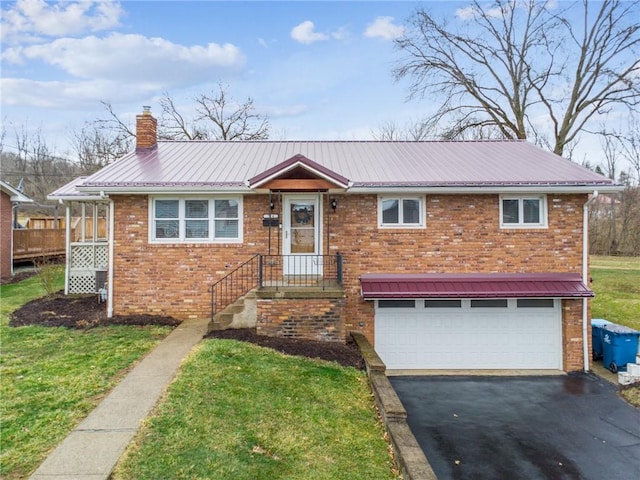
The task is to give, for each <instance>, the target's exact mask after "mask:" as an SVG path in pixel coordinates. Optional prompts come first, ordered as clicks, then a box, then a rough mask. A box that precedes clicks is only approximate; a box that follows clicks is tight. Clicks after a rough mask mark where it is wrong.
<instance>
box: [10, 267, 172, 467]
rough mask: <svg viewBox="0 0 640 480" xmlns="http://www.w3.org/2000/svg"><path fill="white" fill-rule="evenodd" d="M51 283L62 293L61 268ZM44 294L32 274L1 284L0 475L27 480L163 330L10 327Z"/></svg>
mask: <svg viewBox="0 0 640 480" xmlns="http://www.w3.org/2000/svg"><path fill="white" fill-rule="evenodd" d="M54 284H55V286H56V288H57V289H59V288H62V284H63V277H62V271H60V272H57V273H56V277H55V279H54ZM44 294H45V291H44V289H43V288H42V285H41V283H40V280H39V279H38V277H32V278H30V279H28V280H24V281H22V282H20V283H17V284H9V285H2V286H0V299H1V302H0V336H1V338H2V349H1V351H0V398H1V399H2V401H1V402H0V421H1V422H2V429H1V431H0V478H4V479H17V478H26V477H27V476H28V475H29V473H30V472H32V471H33V470H35V468H37V467H38V465H39V464H40V463H41V462H42V461H43V460H44V458H45V457H46V455H47V453H48V452H49V451H50V450H52V449H53V448H54V447H55V446H56V445H57V444H58V443H59V442H60V441H61V440H62V439H64V438H65V436H66V435H67V434H68V433H69V432H70V431H71V430H72V429H73V428H74V427H75V426H76V425H77V424H78V423H79V422H80V420H82V418H84V417H85V416H86V415H87V414H88V413H89V412H90V411H91V410H92V409H93V408H94V407H95V406H96V405H97V403H98V402H99V400H100V399H101V398H102V396H104V394H105V393H106V392H107V391H108V390H109V389H111V388H112V387H113V386H114V385H115V384H116V382H117V381H118V380H119V379H120V378H121V377H122V375H123V373H124V372H126V370H127V369H128V368H129V367H131V365H132V364H134V363H135V362H136V361H137V360H138V359H139V358H140V357H142V356H143V355H144V354H145V353H146V352H148V351H149V350H150V349H151V348H153V347H154V346H155V345H156V344H157V343H158V342H159V341H160V340H161V339H162V338H164V337H165V336H166V335H167V334H168V333H169V331H170V328H168V327H132V326H110V327H100V328H95V329H90V330H69V329H66V328H47V327H41V326H28V327H19V328H12V327H9V326H8V323H9V316H10V314H11V312H13V311H14V310H16V309H17V308H19V307H20V306H22V305H23V304H25V303H26V302H28V301H30V300H33V299H35V298H38V297H41V296H43V295H44Z"/></svg>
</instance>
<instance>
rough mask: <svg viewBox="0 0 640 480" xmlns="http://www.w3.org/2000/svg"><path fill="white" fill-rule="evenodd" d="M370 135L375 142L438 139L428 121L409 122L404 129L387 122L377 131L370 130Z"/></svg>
mask: <svg viewBox="0 0 640 480" xmlns="http://www.w3.org/2000/svg"><path fill="white" fill-rule="evenodd" d="M371 135H372V136H373V138H374V139H375V140H383V141H394V140H410V141H421V140H431V139H435V138H438V135H437V133H436V130H435V125H434V124H433V123H431V122H429V121H428V120H418V121H416V122H412V121H409V122H407V123H406V124H405V125H404V127H399V126H398V125H397V124H396V123H395V122H394V121H392V120H389V121H387V122H385V123H383V124H382V125H380V127H378V129H377V130H372V131H371Z"/></svg>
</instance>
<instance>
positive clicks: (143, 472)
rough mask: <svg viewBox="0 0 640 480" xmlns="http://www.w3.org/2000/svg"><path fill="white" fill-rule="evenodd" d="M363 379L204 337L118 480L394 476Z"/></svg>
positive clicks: (120, 467) (349, 371) (321, 364)
mask: <svg viewBox="0 0 640 480" xmlns="http://www.w3.org/2000/svg"><path fill="white" fill-rule="evenodd" d="M373 403H374V401H373V397H372V395H371V391H370V389H369V386H368V383H367V377H366V374H365V373H364V372H361V371H359V370H356V369H354V368H346V367H341V366H339V365H337V364H335V363H329V362H324V361H320V360H309V359H307V358H302V357H293V356H287V355H283V354H281V353H277V352H275V351H273V350H271V349H267V348H263V347H259V346H256V345H253V344H249V343H244V342H238V341H235V340H221V339H207V340H204V341H203V342H202V344H200V346H199V347H197V349H196V350H195V351H194V352H192V354H191V355H190V357H189V359H188V360H187V361H186V362H185V364H184V365H183V368H182V371H181V374H180V376H179V377H178V378H177V379H176V381H175V382H174V383H173V384H172V385H171V386H170V388H169V391H168V393H167V396H166V398H165V401H164V402H163V403H162V404H161V405H160V406H159V407H158V409H157V411H156V412H155V415H154V416H152V417H151V418H150V419H149V420H148V422H147V425H146V427H145V428H144V429H143V431H141V432H140V433H139V435H138V436H137V439H136V442H134V444H133V445H132V446H131V447H130V448H129V450H128V452H127V454H126V456H125V457H124V459H122V461H121V463H120V464H119V465H118V467H117V468H116V473H115V475H114V478H115V479H137V478H172V479H179V478H184V479H191V478H233V479H234V480H242V479H246V480H259V479H265V480H275V479H285V478H286V479H289V480H295V479H300V480H320V479H327V480H329V479H330V480H335V479H350V480H357V479H363V480H365V479H366V480H369V479H376V480H382V479H394V478H398V477H397V475H396V474H395V473H394V472H393V461H392V460H391V458H390V454H389V450H388V448H389V447H388V444H387V442H386V441H385V440H384V431H383V428H382V425H381V423H380V421H379V419H378V418H377V417H376V415H375V411H374V408H373Z"/></svg>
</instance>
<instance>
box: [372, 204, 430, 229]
mask: <svg viewBox="0 0 640 480" xmlns="http://www.w3.org/2000/svg"><path fill="white" fill-rule="evenodd" d="M424 218H425V215H424V198H423V197H379V198H378V226H380V227H390V228H398V227H401V228H422V227H424V225H425V223H424Z"/></svg>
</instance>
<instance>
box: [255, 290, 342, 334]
mask: <svg viewBox="0 0 640 480" xmlns="http://www.w3.org/2000/svg"><path fill="white" fill-rule="evenodd" d="M344 303H345V300H344V298H269V299H262V298H261V299H258V316H257V323H256V332H257V333H258V334H260V335H266V336H269V337H286V338H300V339H305V340H316V341H325V342H327V341H328V342H342V343H344V342H345V340H346V330H345V328H344Z"/></svg>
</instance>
